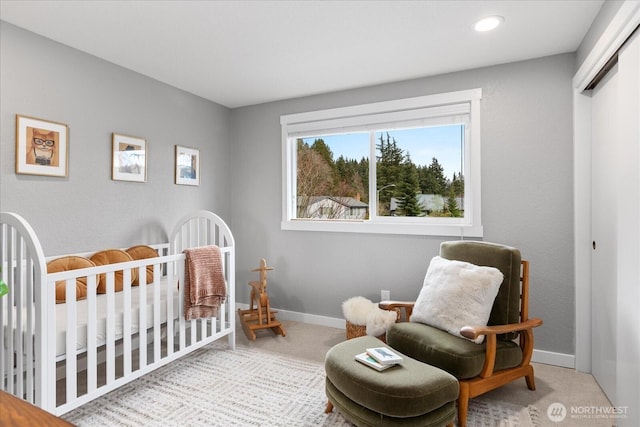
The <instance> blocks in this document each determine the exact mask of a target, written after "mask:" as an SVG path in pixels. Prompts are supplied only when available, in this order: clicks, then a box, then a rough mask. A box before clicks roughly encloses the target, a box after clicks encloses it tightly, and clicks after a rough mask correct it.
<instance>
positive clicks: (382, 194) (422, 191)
mask: <svg viewBox="0 0 640 427" xmlns="http://www.w3.org/2000/svg"><path fill="white" fill-rule="evenodd" d="M377 138H378V139H377V143H376V148H377V157H376V178H377V183H376V184H377V195H378V200H379V202H378V203H379V207H378V215H385V216H386V215H392V214H393V215H395V216H425V215H428V216H439V217H461V216H463V214H464V212H463V211H462V208H461V207H460V206H459V203H458V201H459V200H462V198H463V197H464V178H463V176H462V174H461V173H457V174H456V173H454V174H453V176H452V177H451V179H449V178H447V177H445V175H444V169H443V167H442V166H441V165H440V163H438V159H437V158H435V157H433V158H432V161H431V164H429V165H416V164H414V163H413V161H412V160H411V156H410V154H409V153H408V152H405V151H404V150H402V149H401V148H400V147H399V146H398V142H397V141H396V140H395V138H393V137H390V136H389V134H388V133H386V135H384V134H382V133H380V134H379V135H378V137H377ZM297 154H298V158H297V193H298V218H311V217H312V215H311V214H310V212H309V209H310V206H311V204H312V203H313V201H314V200H316V199H318V198H320V197H324V196H329V197H331V198H334V199H339V198H347V197H349V198H353V199H356V200H359V201H362V202H363V203H366V204H369V191H368V188H369V159H368V157H364V156H363V157H362V158H361V159H359V160H358V159H348V158H344V156H342V155H340V156H339V157H338V158H337V159H334V155H333V153H332V151H331V149H330V148H329V146H328V145H327V144H326V143H325V142H324V140H323V139H321V138H318V139H315V140H314V141H313V143H311V144H309V143H308V142H305V141H304V140H302V139H298V140H297ZM420 195H438V196H441V197H442V200H443V203H442V204H441V207H440V208H439V209H428V208H427V207H425V206H422V205H421V203H420V199H421V198H420ZM392 198H395V200H396V206H395V209H394V211H393V212H391V211H390V209H391V207H392V206H391V199H392Z"/></svg>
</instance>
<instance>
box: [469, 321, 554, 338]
mask: <svg viewBox="0 0 640 427" xmlns="http://www.w3.org/2000/svg"><path fill="white" fill-rule="evenodd" d="M540 325H542V319H538V318H534V319H529V320H526V321H524V322H520V323H510V324H507V325H496V326H463V327H462V328H461V329H460V335H462V336H463V337H466V338H469V339H472V340H473V339H476V338H478V336H480V335H491V334H493V335H500V334H507V333H509V332H520V331H524V330H526V329H532V328H536V327H538V326H540Z"/></svg>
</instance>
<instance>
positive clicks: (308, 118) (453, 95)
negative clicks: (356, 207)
mask: <svg viewBox="0 0 640 427" xmlns="http://www.w3.org/2000/svg"><path fill="white" fill-rule="evenodd" d="M481 99H482V89H479V88H478V89H469V90H463V91H458V92H449V93H443V94H436V95H427V96H419V97H415V98H407V99H398V100H393V101H384V102H376V103H372V104H363V105H354V106H349V107H341V108H333V109H328V110H320V111H311V112H304V113H297V114H289V115H284V116H281V117H280V125H281V128H282V222H281V229H282V230H298V231H332V232H343V233H381V234H414V235H430V236H460V237H482V236H483V229H482V212H481V207H482V204H481V173H480V172H481V162H480V156H481V149H480V147H481V143H480V100H481ZM464 103H468V104H469V115H470V117H471V123H470V126H468V130H467V131H468V139H467V143H466V144H465V159H466V160H465V171H464V176H465V177H469V179H465V202H466V203H465V218H459V220H458V221H456V218H429V219H428V221H425V219H424V218H407V217H378V216H375V217H374V218H372V219H371V220H363V221H349V220H308V219H296V218H295V215H296V206H295V205H296V203H295V196H291V194H292V188H294V185H295V179H296V176H295V171H296V164H295V162H296V154H297V150H296V144H292V143H289V139H290V138H295V137H299V136H303V135H305V134H311V133H314V134H316V135H317V134H318V131H320V132H331V131H333V132H340V131H344V130H345V129H347V128H349V127H350V126H361V125H362V124H363V123H365V122H366V121H367V120H368V119H369V118H370V117H372V116H374V120H376V123H379V122H388V121H391V120H393V119H394V118H396V117H398V116H402V117H405V118H406V117H409V119H411V116H412V113H413V112H416V111H417V112H419V111H420V110H421V109H427V108H431V109H433V108H437V109H438V111H442V113H443V114H450V113H451V111H456V108H458V106H457V105H456V104H464ZM418 115H419V114H418ZM372 158H374V159H375V153H373V157H372ZM370 174H375V164H373V165H371V164H370ZM374 177H375V175H374ZM370 182H373V181H370ZM369 192H370V197H369V200H370V201H371V202H370V211H373V210H374V209H377V206H375V193H376V190H375V189H374V188H370V190H369ZM290 197H293V200H290Z"/></svg>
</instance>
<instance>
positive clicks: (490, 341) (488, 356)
mask: <svg viewBox="0 0 640 427" xmlns="http://www.w3.org/2000/svg"><path fill="white" fill-rule="evenodd" d="M540 325H542V319H538V318H533V319H529V320H525V321H524V322H520V323H512V324H507V325H496V326H463V327H462V328H461V329H460V334H461V335H462V336H464V337H466V338H469V339H475V338H477V337H478V336H479V335H485V341H486V347H485V358H484V366H483V367H482V371H481V372H480V377H481V378H488V377H490V376H491V375H493V370H494V368H495V363H496V349H497V344H498V342H497V335H500V334H506V333H509V332H520V348H522V362H521V363H520V366H522V367H524V366H528V365H529V363H530V362H531V355H532V354H533V328H535V327H538V326H540ZM527 381H528V380H527ZM527 383H528V382H527Z"/></svg>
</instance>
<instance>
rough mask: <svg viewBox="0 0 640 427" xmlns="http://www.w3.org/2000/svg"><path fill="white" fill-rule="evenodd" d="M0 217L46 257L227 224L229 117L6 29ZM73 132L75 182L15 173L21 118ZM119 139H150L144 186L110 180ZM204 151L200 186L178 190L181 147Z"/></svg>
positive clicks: (0, 83) (1, 48) (1, 61)
mask: <svg viewBox="0 0 640 427" xmlns="http://www.w3.org/2000/svg"><path fill="white" fill-rule="evenodd" d="M0 31H1V37H0V39H1V45H0V54H1V57H0V67H1V68H0V92H1V93H2V97H1V104H0V124H1V126H0V129H1V131H0V132H1V133H0V137H1V146H0V158H1V160H0V161H1V168H0V169H1V171H0V208H1V209H2V210H3V211H13V212H17V213H19V214H21V215H22V216H24V217H25V218H26V219H27V220H28V221H29V222H30V223H31V225H32V226H33V228H34V229H35V231H36V233H37V234H38V236H39V237H40V239H41V241H42V245H43V248H44V251H45V254H47V255H55V254H62V253H68V252H72V251H73V252H79V251H89V250H95V249H103V248H109V247H126V246H128V245H130V244H135V243H159V242H164V241H167V233H171V231H172V228H173V226H174V224H175V222H176V221H177V220H178V219H179V218H180V217H181V216H182V215H184V214H185V213H187V212H189V211H192V210H195V209H209V210H213V211H215V212H218V213H219V214H220V215H221V216H222V217H223V218H225V219H226V220H227V221H229V217H230V214H231V209H230V207H229V197H230V195H231V192H230V188H229V186H230V179H229V171H230V166H229V161H228V160H229V158H230V145H229V141H230V119H229V117H230V111H229V109H227V108H225V107H222V106H220V105H217V104H214V103H212V102H209V101H206V100H204V99H202V98H199V97H196V96H194V95H190V94H188V93H186V92H183V91H180V90H178V89H175V88H173V87H170V86H167V85H165V84H162V83H160V82H158V81H155V80H152V79H149V78H147V77H144V76H142V75H140V74H137V73H134V72H131V71H128V70H125V69H123V68H121V67H118V66H116V65H114V64H111V63H109V62H106V61H103V60H100V59H97V58H95V57H93V56H89V55H87V54H84V53H82V52H80V51H77V50H74V49H71V48H69V47H66V46H64V45H61V44H58V43H55V42H52V41H51V40H48V39H45V38H43V37H40V36H37V35H35V34H33V33H31V32H27V31H24V30H22V29H19V28H18V27H15V26H13V25H11V24H8V23H6V22H1V24H0ZM16 114H20V115H27V116H33V117H37V118H41V119H45V120H52V121H57V122H62V123H66V124H68V125H69V128H70V131H69V136H70V138H69V144H70V145H69V147H70V149H69V174H68V177H67V178H51V177H42V176H34V175H16V174H15V120H16V119H15V116H16ZM112 132H116V133H121V134H126V135H133V136H138V137H142V138H145V139H146V140H147V144H148V160H147V166H148V174H147V182H146V183H137V182H123V181H112V180H111V134H112ZM176 144H179V145H184V146H188V147H194V148H199V149H200V156H201V159H200V164H201V169H202V175H201V185H200V186H199V187H192V186H180V185H175V184H174V150H175V148H174V146H175V145H176Z"/></svg>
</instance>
